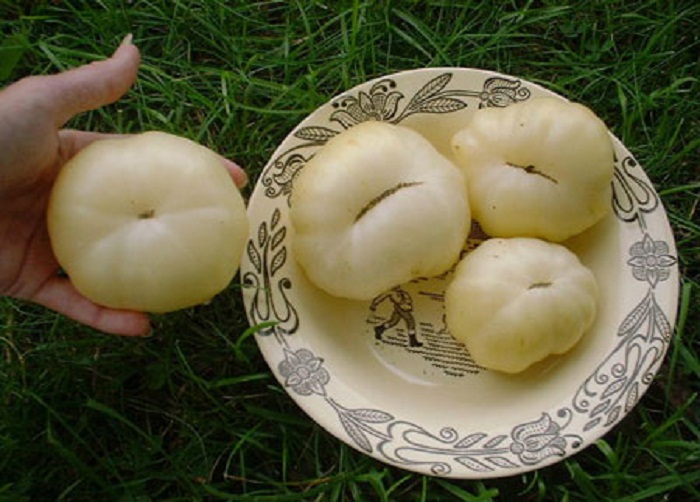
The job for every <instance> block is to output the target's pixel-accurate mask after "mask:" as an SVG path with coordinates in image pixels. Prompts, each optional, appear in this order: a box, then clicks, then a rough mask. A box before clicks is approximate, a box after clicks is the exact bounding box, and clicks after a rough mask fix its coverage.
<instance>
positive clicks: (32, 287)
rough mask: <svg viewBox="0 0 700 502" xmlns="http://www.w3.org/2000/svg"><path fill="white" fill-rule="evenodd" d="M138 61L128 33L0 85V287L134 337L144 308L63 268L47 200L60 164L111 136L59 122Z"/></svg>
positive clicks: (122, 79) (112, 88)
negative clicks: (67, 66) (103, 295)
mask: <svg viewBox="0 0 700 502" xmlns="http://www.w3.org/2000/svg"><path fill="white" fill-rule="evenodd" d="M139 62H140V55H139V51H138V49H137V48H136V46H134V45H133V44H132V43H131V37H130V36H127V38H125V39H124V42H122V44H121V45H120V46H119V48H118V49H117V50H116V52H115V53H114V54H113V55H112V57H111V58H109V59H106V60H104V61H100V62H95V63H91V64H89V65H86V66H81V67H79V68H77V69H74V70H70V71H67V72H64V73H60V74H57V75H51V76H40V77H28V78H25V79H23V80H20V81H19V82H17V83H15V84H13V85H10V86H9V87H7V88H6V89H4V90H3V91H1V92H0V152H2V154H1V155H0V294H1V295H6V296H12V297H15V298H21V299H25V300H29V301H32V302H34V303H37V304H40V305H43V306H45V307H48V308H50V309H53V310H56V311H57V312H60V313H62V314H64V315H66V316H68V317H71V318H73V319H75V320H77V321H79V322H81V323H84V324H86V325H88V326H92V327H94V328H96V329H98V330H100V331H103V332H106V333H113V334H119V335H136V336H138V335H147V334H148V333H149V332H150V329H151V328H150V324H149V320H148V316H147V315H146V314H145V313H143V312H131V311H121V310H114V309H109V308H105V307H101V306H99V305H96V304H94V303H93V302H91V301H90V300H88V299H87V298H85V297H84V296H82V295H81V294H80V293H79V292H78V291H77V290H76V289H75V287H74V286H73V285H72V284H71V282H70V279H68V278H66V277H61V276H60V275H59V274H58V271H59V265H58V263H57V261H56V258H55V256H54V255H53V252H52V250H51V245H50V242H49V236H48V232H47V229H46V206H47V202H48V197H49V194H50V192H51V187H52V185H53V182H54V180H55V178H56V175H57V174H58V172H59V171H60V169H61V167H62V166H63V165H64V164H65V163H66V162H67V161H68V160H69V159H71V158H72V157H73V156H74V155H75V154H76V153H77V152H79V151H80V150H81V149H82V148H84V147H85V146H87V145H88V144H90V143H91V142H93V141H95V140H98V139H102V138H105V137H108V136H113V135H103V134H99V133H92V132H82V131H75V130H68V129H61V128H62V127H63V125H64V124H65V123H66V122H67V121H68V120H69V119H70V118H72V117H73V116H74V115H76V114H78V113H81V112H84V111H87V110H93V109H96V108H99V107H100V106H104V105H107V104H109V103H113V102H114V101H116V100H118V99H119V98H120V97H121V96H122V95H124V94H125V93H126V92H127V91H128V90H129V88H130V87H131V85H132V84H133V82H134V80H135V79H136V74H137V71H138V66H139ZM222 162H224V164H225V165H226V167H227V168H228V169H229V171H230V173H231V176H232V178H233V179H234V181H235V182H236V183H237V184H238V185H239V186H241V185H244V184H245V181H246V176H245V173H244V172H243V170H242V169H241V168H240V167H238V166H237V165H236V164H234V163H233V162H230V161H226V160H223V159H222Z"/></svg>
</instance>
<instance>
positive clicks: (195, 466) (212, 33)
mask: <svg viewBox="0 0 700 502" xmlns="http://www.w3.org/2000/svg"><path fill="white" fill-rule="evenodd" d="M457 4H459V5H460V6H457ZM579 5H580V6H579V7H574V6H572V5H571V3H569V2H561V3H559V2H554V1H527V2H487V1H484V0H474V1H470V2H454V3H453V2H447V1H444V0H443V1H440V0H431V1H426V2H413V1H410V2H409V1H404V2H399V1H394V2H391V1H388V0H385V1H377V2H370V1H361V0H355V1H341V2H322V1H318V0H315V1H311V0H310V1H301V0H296V1H289V2H287V1H259V2H247V1H230V2H208V1H203V0H202V1H191V2H188V1H184V0H136V1H127V0H100V1H87V0H84V1H81V0H64V1H19V2H18V1H15V0H0V35H1V38H0V79H2V80H3V81H4V82H5V83H7V82H10V81H13V80H16V79H18V78H21V77H23V76H26V75H29V74H46V73H53V72H56V71H59V70H62V69H65V68H69V67H73V66H76V65H79V64H82V63H85V62H88V61H91V60H95V59H99V58H102V57H104V56H106V55H107V54H109V53H110V52H111V51H112V50H113V48H114V47H115V46H116V44H117V43H118V42H119V40H120V39H121V38H122V37H123V36H124V35H125V34H126V33H128V32H132V33H133V34H134V38H135V41H136V43H137V44H138V45H139V47H140V48H141V50H142V54H143V65H142V68H141V72H140V76H139V80H138V83H137V84H136V86H135V88H134V89H133V90H132V91H131V92H130V93H129V94H128V95H127V96H126V97H125V98H123V99H122V100H121V101H119V102H118V103H117V104H115V105H111V106H109V107H106V108H104V109H102V110H98V111H95V112H91V113H87V114H84V115H81V116H80V117H78V118H76V119H75V120H74V121H73V122H72V123H71V126H73V127H79V128H83V129H90V130H99V131H119V132H136V131H140V130H145V129H160V130H165V131H170V132H174V133H177V134H181V135H185V136H188V137H191V138H193V139H196V140H198V141H200V142H202V143H204V144H206V145H208V146H210V147H212V148H214V149H215V150H217V151H219V152H221V153H222V154H224V155H227V156H229V157H231V158H233V159H235V160H237V161H238V162H239V163H241V164H242V165H243V166H245V167H246V168H247V170H248V171H249V173H250V174H251V177H252V178H253V180H255V179H256V178H257V176H258V175H259V174H260V171H261V169H262V168H263V166H264V165H265V163H266V161H267V159H268V158H269V156H270V155H271V154H272V152H273V151H274V149H275V147H276V145H277V144H278V143H279V142H280V141H281V140H282V138H284V136H285V135H286V134H287V133H288V132H289V131H290V130H291V129H292V128H293V127H294V126H295V125H296V124H297V123H298V122H299V121H300V120H302V119H303V118H304V117H305V116H306V115H307V114H308V113H309V112H311V111H312V110H313V109H314V108H316V107H317V106H319V105H321V104H323V103H324V102H326V101H327V100H328V99H329V98H330V97H331V96H333V95H335V94H337V93H339V92H341V91H343V90H345V89H348V88H350V87H352V86H354V85H356V84H358V83H361V82H363V81H365V80H367V79H369V78H372V77H376V76H379V75H382V74H386V73H391V72H395V71H399V70H403V69H408V68H414V67H423V66H465V67H480V68H486V69H492V70H497V71H501V72H504V73H509V74H512V75H518V76H521V77H523V78H525V79H529V80H531V81H534V82H538V83H541V84H543V85H545V86H547V87H549V88H550V89H553V90H555V91H557V92H560V93H562V94H563V95H565V96H567V97H569V98H571V99H574V100H577V101H580V102H583V103H586V104H587V105H589V106H590V107H592V108H593V109H594V110H595V111H596V112H597V113H598V114H599V115H600V116H601V117H602V118H603V119H604V120H605V121H606V123H608V124H609V125H610V126H611V129H612V130H613V132H614V133H615V134H616V135H617V136H618V137H620V138H621V139H622V141H623V142H624V143H625V144H626V145H627V146H628V148H629V149H630V150H631V151H632V153H633V154H634V155H635V156H636V158H637V160H639V161H640V162H641V164H642V165H643V166H644V167H645V170H646V171H647V173H648V174H649V176H650V178H651V179H652V180H653V181H654V184H655V186H656V189H657V191H658V192H659V193H660V195H661V198H662V200H663V202H664V204H665V206H666V208H667V211H668V213H669V218H670V221H671V224H672V226H673V229H674V232H675V235H676V239H677V245H678V258H679V264H680V268H681V272H682V301H681V308H680V310H679V322H678V326H677V330H676V335H675V337H674V339H673V341H672V343H671V347H670V350H669V352H668V355H667V357H666V360H665V363H664V365H663V367H662V368H661V371H660V372H659V374H658V376H657V378H656V380H655V381H654V383H653V384H652V385H651V387H650V389H649V391H648V392H647V394H646V395H645V396H644V398H643V399H642V401H641V403H640V404H639V405H638V406H637V407H636V408H635V409H634V411H633V412H632V413H630V414H629V415H628V416H627V417H626V418H625V420H624V421H623V422H622V423H621V424H619V425H618V426H617V427H615V428H614V429H613V430H612V431H611V432H610V433H609V434H607V435H606V436H605V437H604V438H602V439H601V440H600V441H599V442H598V443H597V444H596V445H593V446H591V447H589V448H588V449H586V450H585V451H583V452H581V453H580V454H578V455H575V456H573V457H571V458H569V459H567V460H565V461H564V462H561V463H559V464H556V465H554V466H552V467H549V468H545V469H542V470H539V471H535V472H531V473H528V474H525V475H520V476H513V477H510V478H505V479H501V480H488V481H487V480H485V481H456V480H446V479H439V478H433V477H427V476H421V475H417V474H412V473H409V472H407V471H403V470H401V469H397V468H392V467H387V466H385V465H384V464H381V463H379V462H377V461H375V460H373V459H372V458H370V457H367V456H364V455H362V454H360V453H358V452H356V451H354V450H353V449H351V448H349V447H348V446H346V445H344V444H343V443H341V442H340V441H338V440H336V439H335V438H333V437H332V436H330V435H329V434H328V433H326V432H325V431H324V430H323V429H321V428H320V427H318V426H316V425H315V424H313V423H312V422H311V421H310V420H309V419H308V418H307V417H306V416H305V415H304V414H303V412H301V411H300V410H299V409H298V408H297V406H296V405H295V404H294V403H293V402H292V400H291V399H290V398H288V397H287V395H286V393H285V391H284V389H283V388H282V386H280V384H278V383H277V382H276V380H275V379H274V377H273V376H272V374H271V373H270V371H269V370H268V367H267V365H266V364H265V362H264V360H263V359H262V357H261V355H260V354H259V352H258V349H257V346H256V344H255V340H254V336H252V333H251V332H250V331H246V330H247V327H248V326H247V324H246V321H245V317H244V314H243V312H244V309H243V305H242V303H241V300H240V298H239V292H240V291H239V288H238V287H237V286H235V285H234V286H232V287H231V288H230V289H229V290H228V291H226V292H225V293H223V294H222V295H220V296H219V297H217V298H216V299H215V300H214V301H213V302H212V303H211V304H209V305H206V306H201V307H197V308H194V309H190V310H186V311H181V312H177V313H174V314H170V315H167V316H160V317H158V318H156V319H155V320H154V322H155V325H156V329H155V334H154V336H153V337H152V338H149V339H145V340H129V339H120V338H117V337H109V336H104V335H101V334H99V333H95V332H93V331H91V330H89V329H87V328H84V327H82V326H80V325H77V324H76V323H74V322H72V321H70V320H67V319H65V318H63V317H61V316H59V315H56V314H54V313H52V312H49V311H46V310H43V309H41V308H38V307H36V306H33V305H29V304H26V303H23V302H18V301H13V300H9V299H0V348H1V349H2V362H1V363H0V499H3V500H4V499H7V500H199V499H209V500H218V499H230V500H247V499H256V500H268V499H269V500H430V501H433V500H453V499H461V500H473V501H487V500H516V499H517V500H571V501H574V500H596V499H597V500H629V501H637V500H659V499H662V498H663V497H668V498H669V499H670V500H697V499H700V488H698V487H699V486H700V474H699V473H700V428H699V425H698V424H700V404H699V400H698V390H699V387H700V385H699V384H698V382H700V359H699V358H698V349H699V346H700V328H699V326H700V308H698V305H699V301H700V300H699V298H700V216H699V215H700V209H699V208H698V200H700V160H699V158H698V151H699V150H700V97H699V96H700V82H699V81H698V79H699V78H700V62H699V59H698V54H699V53H700V4H698V3H697V2H695V1H694V0H677V1H672V0H671V1H669V0H664V1H660V0H659V1H656V0H634V1H625V2H623V1H618V0H595V1H591V2H586V3H585V4H584V3H579ZM0 154H1V153H0ZM248 193H249V192H248Z"/></svg>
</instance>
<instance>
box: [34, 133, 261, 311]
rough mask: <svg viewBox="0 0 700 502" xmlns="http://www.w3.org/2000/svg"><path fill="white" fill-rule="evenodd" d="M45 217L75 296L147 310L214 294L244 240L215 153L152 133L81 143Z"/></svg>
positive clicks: (243, 226) (238, 210) (237, 204)
mask: <svg viewBox="0 0 700 502" xmlns="http://www.w3.org/2000/svg"><path fill="white" fill-rule="evenodd" d="M47 223H48V229H49V235H50V238H51V245H52V248H53V251H54V253H55V255H56V258H57V259H58V262H59V264H60V265H61V267H63V269H64V270H65V272H66V273H67V274H68V276H69V277H70V279H71V281H72V282H73V283H74V284H75V286H76V288H77V289H78V290H79V291H80V292H81V293H82V294H83V295H85V296H86V297H87V298H89V299H91V300H93V301H94V302H95V303H98V304H100V305H104V306H108V307H112V308H119V309H131V310H140V311H148V312H168V311H172V310H177V309H181V308H185V307H189V306H192V305H196V304H199V303H203V302H206V301H208V300H209V299H211V298H212V297H213V296H214V295H216V294H217V293H219V292H221V291H222V290H223V289H224V288H225V287H226V286H227V285H228V284H229V283H230V281H231V280H232V279H233V277H234V275H235V273H236V271H237V270H238V266H239V264H240V260H241V257H242V253H243V249H244V247H245V243H246V241H247V237H248V220H247V216H246V210H245V204H244V201H243V198H242V196H241V194H240V192H239V191H238V189H237V187H236V186H235V184H234V183H233V181H232V179H231V177H230V176H229V174H228V172H227V170H226V168H225V167H224V166H223V164H222V162H221V160H220V159H219V157H218V156H217V155H216V154H215V153H214V152H212V151H211V150H209V149H207V148H205V147H203V146H201V145H198V144H196V143H194V142H192V141H190V140H188V139H185V138H181V137H178V136H173V135H169V134H165V133H160V132H147V133H143V134H139V135H135V136H131V137H128V138H125V139H109V140H102V141H98V142H95V143H93V144H91V145H90V146H88V147H87V148H85V149H83V150H82V151H81V152H80V153H79V154H78V155H76V156H75V157H74V158H73V159H72V160H71V161H70V162H68V163H67V164H66V165H65V166H64V168H63V169H62V171H61V172H60V173H59V176H58V178H57V180H56V184H55V186H54V188H53V191H52V193H51V198H50V202H49V208H48V214H47Z"/></svg>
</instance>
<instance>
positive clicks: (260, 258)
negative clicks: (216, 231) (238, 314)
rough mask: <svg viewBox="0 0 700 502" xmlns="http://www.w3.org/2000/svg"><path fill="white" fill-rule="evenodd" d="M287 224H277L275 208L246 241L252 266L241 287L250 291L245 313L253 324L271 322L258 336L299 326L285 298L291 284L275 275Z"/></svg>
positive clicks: (281, 259) (278, 217) (281, 264)
mask: <svg viewBox="0 0 700 502" xmlns="http://www.w3.org/2000/svg"><path fill="white" fill-rule="evenodd" d="M286 237H287V227H285V226H284V225H282V224H281V212H280V210H279V208H276V209H275V210H274V212H273V213H272V217H271V218H270V221H269V222H267V221H263V222H262V223H261V224H260V225H259V226H258V229H257V235H256V236H255V237H254V238H253V239H250V240H249V241H248V246H247V248H246V254H247V256H248V260H249V261H250V263H251V264H252V266H253V270H252V271H248V272H246V273H244V274H243V277H242V280H243V286H244V287H246V288H250V289H251V290H252V294H251V300H250V303H249V310H248V314H249V317H250V319H252V320H253V321H254V322H255V323H256V324H259V323H266V322H270V321H273V322H274V323H275V324H274V325H273V326H272V327H268V328H265V329H263V330H261V331H260V332H259V333H260V334H261V335H269V334H272V333H274V334H276V335H277V336H278V337H279V339H280V341H281V342H282V343H286V342H284V341H283V338H282V337H280V336H279V335H291V334H293V333H294V332H296V330H297V329H298V327H299V314H298V313H297V310H296V308H295V307H294V305H292V303H291V302H290V301H289V298H288V297H287V290H289V289H291V287H292V283H291V280H290V279H289V278H288V277H284V276H283V277H279V273H280V271H281V270H282V269H283V267H284V265H285V263H286V261H287V247H286V245H285V242H284V241H285V239H286Z"/></svg>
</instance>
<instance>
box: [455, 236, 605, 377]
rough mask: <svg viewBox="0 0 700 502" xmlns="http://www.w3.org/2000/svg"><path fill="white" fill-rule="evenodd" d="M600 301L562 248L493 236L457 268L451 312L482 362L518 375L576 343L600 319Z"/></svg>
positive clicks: (459, 335)
mask: <svg viewBox="0 0 700 502" xmlns="http://www.w3.org/2000/svg"><path fill="white" fill-rule="evenodd" d="M597 298H598V286H597V282H596V279H595V276H594V275H593V273H592V272H591V271H590V270H589V269H588V268H587V267H586V266H584V265H583V264H582V263H581V262H580V261H579V259H578V257H577V256H576V255H575V254H574V253H572V252H571V251H569V250H568V249H567V248H565V247H564V246H562V245H560V244H555V243H551V242H546V241H543V240H540V239H534V238H524V237H521V238H511V239H489V240H487V241H485V242H484V243H483V244H481V245H480V246H479V247H478V248H476V249H475V250H474V251H472V252H471V253H469V254H467V255H466V256H465V257H464V258H463V259H462V261H461V262H460V263H459V265H458V266H457V269H456V270H455V276H454V279H453V281H452V282H451V284H450V285H449V286H448V288H447V291H446V293H445V313H446V320H447V326H448V328H449V330H450V333H451V334H452V335H453V336H454V337H455V338H456V339H458V340H460V341H461V342H463V343H464V344H465V346H466V347H467V349H468V350H469V352H470V354H471V356H472V357H473V358H474V361H475V362H476V363H477V364H479V365H481V366H483V367H485V368H489V369H494V370H498V371H503V372H507V373H517V372H519V371H522V370H524V369H526V368H527V367H529V366H530V365H532V364H534V363H536V362H537V361H540V360H542V359H544V358H545V357H547V356H548V355H550V354H563V353H564V352H567V351H568V350H570V349H571V348H572V347H573V346H574V345H576V343H577V342H578V341H579V340H580V339H581V337H582V336H583V334H584V333H585V332H586V330H587V329H588V328H589V327H590V326H591V324H592V323H593V320H594V319H595V315H596V306H597Z"/></svg>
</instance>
